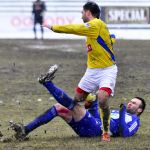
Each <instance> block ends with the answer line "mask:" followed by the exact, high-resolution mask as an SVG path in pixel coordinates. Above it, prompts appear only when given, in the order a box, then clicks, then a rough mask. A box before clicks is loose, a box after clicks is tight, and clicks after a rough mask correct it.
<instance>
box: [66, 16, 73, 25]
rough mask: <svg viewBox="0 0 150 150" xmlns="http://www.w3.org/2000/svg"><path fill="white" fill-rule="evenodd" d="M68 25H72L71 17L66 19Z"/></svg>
mask: <svg viewBox="0 0 150 150" xmlns="http://www.w3.org/2000/svg"><path fill="white" fill-rule="evenodd" d="M66 19H67V22H68V24H73V20H74V18H73V17H66Z"/></svg>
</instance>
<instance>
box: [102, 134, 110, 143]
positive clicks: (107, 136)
mask: <svg viewBox="0 0 150 150" xmlns="http://www.w3.org/2000/svg"><path fill="white" fill-rule="evenodd" d="M101 141H103V142H109V141H110V134H109V133H108V132H105V133H104V134H103V135H102V139H101Z"/></svg>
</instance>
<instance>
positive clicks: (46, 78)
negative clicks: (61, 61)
mask: <svg viewBox="0 0 150 150" xmlns="http://www.w3.org/2000/svg"><path fill="white" fill-rule="evenodd" d="M57 69H58V65H56V64H55V65H52V66H51V67H50V68H49V70H48V72H47V73H46V74H44V75H41V76H40V77H39V78H38V81H39V83H41V84H44V83H45V82H47V81H52V80H53V79H54V78H55V76H54V75H55V72H56V71H57Z"/></svg>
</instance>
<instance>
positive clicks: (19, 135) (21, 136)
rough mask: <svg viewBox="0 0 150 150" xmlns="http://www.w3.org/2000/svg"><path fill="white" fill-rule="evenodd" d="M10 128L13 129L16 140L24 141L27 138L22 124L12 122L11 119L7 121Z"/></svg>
mask: <svg viewBox="0 0 150 150" xmlns="http://www.w3.org/2000/svg"><path fill="white" fill-rule="evenodd" d="M9 125H10V128H11V129H12V130H14V131H15V135H14V136H15V138H16V139H17V140H18V141H24V140H26V139H27V137H26V136H27V134H26V133H25V127H24V126H23V124H20V123H14V122H13V121H10V122H9Z"/></svg>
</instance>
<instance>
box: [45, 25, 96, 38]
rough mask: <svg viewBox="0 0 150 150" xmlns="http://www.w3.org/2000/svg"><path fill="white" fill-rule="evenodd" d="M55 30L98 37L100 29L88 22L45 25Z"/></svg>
mask: <svg viewBox="0 0 150 150" xmlns="http://www.w3.org/2000/svg"><path fill="white" fill-rule="evenodd" d="M43 27H46V28H48V29H50V30H52V31H54V32H57V33H67V34H75V35H81V36H89V37H92V38H94V37H95V38H96V37H97V36H98V30H97V29H96V26H93V25H91V26H90V25H88V24H87V23H86V24H69V25H53V26H50V25H43Z"/></svg>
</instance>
